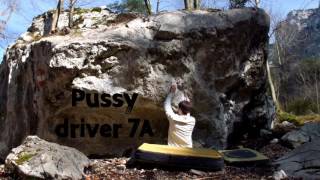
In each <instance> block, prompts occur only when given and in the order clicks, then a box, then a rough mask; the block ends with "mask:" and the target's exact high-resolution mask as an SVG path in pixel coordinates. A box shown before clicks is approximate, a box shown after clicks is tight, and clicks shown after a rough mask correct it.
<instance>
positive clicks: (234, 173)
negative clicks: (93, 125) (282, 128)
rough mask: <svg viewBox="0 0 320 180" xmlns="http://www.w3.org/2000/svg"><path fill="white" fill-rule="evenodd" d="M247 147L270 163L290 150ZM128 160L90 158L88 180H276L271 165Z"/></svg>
mask: <svg viewBox="0 0 320 180" xmlns="http://www.w3.org/2000/svg"><path fill="white" fill-rule="evenodd" d="M239 144H241V145H243V146H244V147H249V148H252V149H255V150H258V151H259V152H261V153H263V154H264V155H266V156H267V157H269V158H270V160H271V161H270V162H272V161H273V160H275V159H277V158H279V157H281V156H282V155H284V154H285V153H286V152H288V151H290V149H289V148H287V147H285V146H283V145H281V144H280V143H273V144H272V143H269V141H265V140H263V139H251V140H250V139H249V140H245V141H241V142H239ZM128 160H129V158H125V157H123V158H112V159H91V161H92V166H91V167H90V169H88V170H86V175H87V178H86V180H100V179H108V180H109V179H110V180H111V179H115V180H118V179H119V180H122V179H123V180H129V179H146V180H147V179H156V180H160V179H161V180H166V179H197V180H208V179H219V180H220V179H222V180H224V179H225V180H228V179H232V180H238V179H239V180H240V179H241V180H242V179H246V180H247V179H250V180H251V179H265V180H268V179H273V178H272V176H273V173H274V171H275V167H273V166H272V164H271V163H270V164H269V165H265V166H247V167H244V166H242V167H235V166H229V165H226V166H225V168H224V170H222V171H216V172H210V171H209V172H208V171H199V170H196V167H195V168H194V169H193V170H177V169H170V170H168V169H163V168H154V167H148V168H141V167H135V166H134V167H128V166H126V164H127V162H128ZM11 177H13V175H10V174H7V173H6V172H5V171H4V168H3V165H1V166H0V179H15V178H11Z"/></svg>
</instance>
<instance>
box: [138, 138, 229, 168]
mask: <svg viewBox="0 0 320 180" xmlns="http://www.w3.org/2000/svg"><path fill="white" fill-rule="evenodd" d="M132 159H133V161H134V162H135V163H142V164H152V165H158V166H166V167H175V168H186V169H191V168H196V169H202V170H221V169H222V168H223V167H224V160H223V157H222V154H221V153H219V152H218V151H215V150H212V149H201V148H182V147H173V146H167V145H158V144H147V143H144V144H142V145H141V146H140V147H139V148H138V149H137V151H136V152H135V153H134V155H133V157H132Z"/></svg>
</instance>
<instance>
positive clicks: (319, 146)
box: [275, 139, 320, 180]
mask: <svg viewBox="0 0 320 180" xmlns="http://www.w3.org/2000/svg"><path fill="white" fill-rule="evenodd" d="M275 164H277V165H278V166H279V167H278V169H279V170H283V171H284V172H285V173H286V174H287V175H288V176H289V177H294V178H302V179H308V180H309V179H319V178H320V168H319V167H320V140H319V139H316V140H314V141H311V142H308V143H305V144H303V145H301V146H299V147H298V148H296V149H294V150H293V151H291V152H289V153H288V154H286V155H284V156H283V157H281V158H279V159H278V160H277V161H276V162H275Z"/></svg>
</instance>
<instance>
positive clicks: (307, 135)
mask: <svg viewBox="0 0 320 180" xmlns="http://www.w3.org/2000/svg"><path fill="white" fill-rule="evenodd" d="M319 138H320V123H319V122H310V123H306V124H305V125H303V126H302V127H301V128H300V129H298V130H294V131H290V132H288V133H286V134H285V135H284V136H283V137H282V138H281V140H283V141H285V142H287V143H289V144H290V145H291V146H292V147H294V148H296V147H298V146H300V145H301V144H303V143H306V142H310V141H314V140H316V139H319Z"/></svg>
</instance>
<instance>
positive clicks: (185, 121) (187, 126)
mask: <svg viewBox="0 0 320 180" xmlns="http://www.w3.org/2000/svg"><path fill="white" fill-rule="evenodd" d="M176 89H177V85H176V84H175V83H173V84H172V85H171V88H170V92H169V94H168V96H167V98H166V100H165V102H164V110H165V112H166V115H167V118H168V120H169V130H168V145H169V146H177V147H190V148H192V131H193V128H194V125H195V118H194V117H192V116H191V115H190V111H191V108H192V106H191V103H190V101H181V102H180V103H179V108H178V112H177V114H176V113H174V112H173V110H172V107H171V101H172V97H173V96H174V94H175V92H176Z"/></svg>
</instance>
